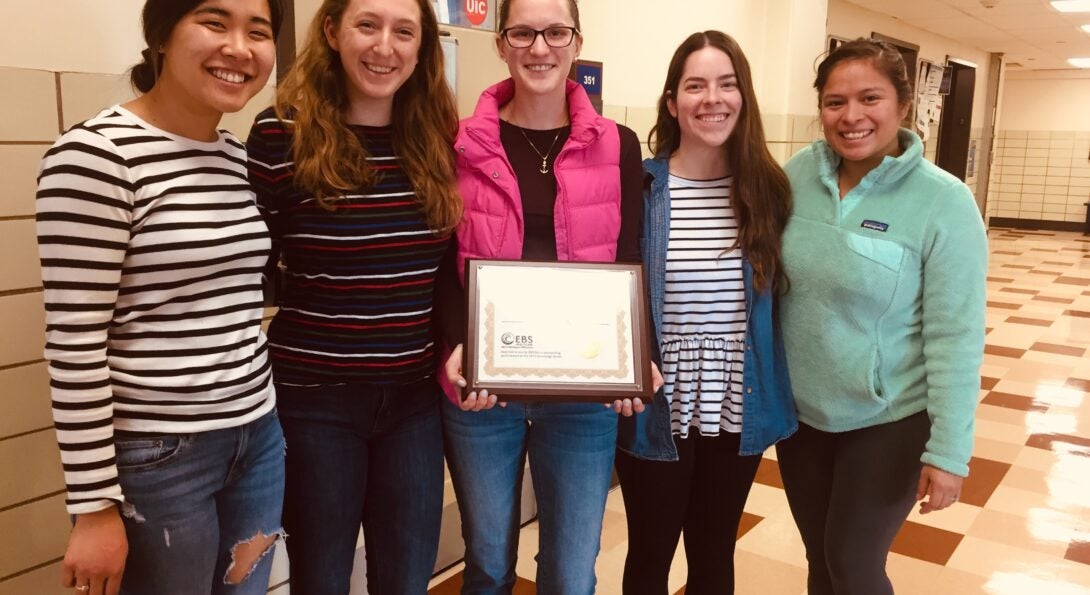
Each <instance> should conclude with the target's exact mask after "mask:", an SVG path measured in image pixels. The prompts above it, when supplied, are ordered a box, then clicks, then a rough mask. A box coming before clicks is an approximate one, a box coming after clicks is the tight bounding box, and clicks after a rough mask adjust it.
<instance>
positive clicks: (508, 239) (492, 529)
mask: <svg viewBox="0 0 1090 595" xmlns="http://www.w3.org/2000/svg"><path fill="white" fill-rule="evenodd" d="M499 24H500V33H499V35H497V37H496V44H497V48H498V50H499V54H500V57H501V58H503V60H504V61H505V62H507V64H508V68H509V70H510V73H511V78H510V79H508V80H505V81H503V82H500V83H498V84H497V85H495V86H493V87H491V88H489V89H488V90H486V91H485V92H484V93H483V94H482V95H481V98H480V101H479V102H478V104H477V109H476V111H475V113H474V114H473V116H472V117H470V118H468V119H466V120H464V121H463V122H462V125H461V128H460V130H459V133H458V137H457V140H456V142H455V147H456V149H457V151H458V162H457V172H458V183H459V189H460V190H461V193H462V198H463V201H464V212H463V219H462V222H461V224H460V225H459V227H458V230H457V237H458V241H457V254H456V256H457V261H458V266H457V268H456V269H455V267H451V270H452V271H454V270H457V271H458V277H461V271H462V269H463V267H464V264H465V260H466V259H467V258H506V259H525V260H575V261H627V262H638V261H639V259H640V247H639V233H640V219H641V215H642V203H643V199H642V182H643V171H642V168H641V166H640V144H639V140H638V139H637V137H636V135H635V133H634V132H632V131H631V130H629V129H628V128H625V127H624V126H619V125H618V124H616V123H615V122H613V121H611V120H608V119H606V118H603V117H601V116H599V115H598V114H597V113H595V111H594V108H593V107H592V106H591V103H590V100H589V99H588V97H587V95H586V93H585V92H584V91H583V89H582V88H581V87H580V86H578V85H576V84H575V83H573V82H571V81H568V80H567V75H568V72H569V70H570V69H571V66H572V63H573V62H574V60H575V58H576V56H578V54H579V50H580V48H581V47H582V43H583V39H582V36H581V35H580V34H579V12H578V9H577V7H576V4H575V2H574V1H573V0H505V1H504V2H502V3H501V4H500V7H499ZM539 38H540V39H539ZM450 285H451V286H453V287H455V288H459V285H458V281H455V280H451V281H450ZM459 289H460V288H459ZM444 302H448V303H449V302H450V300H444ZM450 305H452V306H455V307H452V310H456V314H457V316H441V317H440V319H441V320H443V321H444V323H447V324H446V326H445V328H448V329H449V330H447V331H446V339H447V341H448V343H449V345H450V346H453V347H454V350H453V351H454V352H453V354H452V355H451V357H450V359H449V360H448V362H447V366H446V376H447V379H448V380H449V381H450V382H451V383H452V384H454V385H457V386H462V387H464V386H465V379H464V378H462V376H461V370H460V363H461V360H462V346H461V343H462V342H463V337H462V336H460V335H461V334H462V333H464V329H465V325H464V316H465V310H464V306H462V307H456V306H458V304H457V300H455V301H454V303H451V304H450ZM452 392H453V391H452ZM496 403H497V396H496V395H490V394H488V393H487V392H486V391H481V394H475V393H469V394H468V395H466V396H465V397H464V398H459V397H456V396H452V399H451V402H450V403H445V404H444V408H443V422H444V432H445V440H446V454H447V462H448V464H449V466H450V471H451V477H452V479H453V481H454V489H455V491H456V493H457V495H458V502H459V508H460V510H461V514H462V534H463V536H464V537H465V542H466V569H465V580H464V583H463V587H462V592H463V593H510V592H511V590H512V588H513V587H514V584H515V558H516V552H517V551H518V532H519V521H520V518H519V509H520V504H521V501H522V498H521V492H522V490H521V483H522V474H523V473H522V471H523V468H524V466H525V461H526V459H527V457H528V458H529V461H530V470H531V473H532V475H533V483H534V491H535V495H536V498H537V503H538V510H539V520H540V531H541V532H540V542H539V553H538V556H537V563H538V566H537V588H538V592H541V593H550V594H580V595H583V594H590V593H593V592H594V587H595V576H594V562H595V559H596V558H597V555H598V549H599V539H600V536H601V530H602V517H603V515H604V513H605V502H606V494H607V492H608V490H609V484H610V476H611V471H612V468H613V454H614V445H615V440H616V435H617V414H616V413H617V412H619V413H623V414H627V415H631V414H632V412H633V411H640V410H642V409H643V405H642V403H640V402H639V401H638V400H637V401H636V402H635V403H632V402H625V403H622V402H620V401H618V402H615V403H613V407H612V408H609V407H602V405H601V404H598V403H548V404H546V403H510V404H507V406H506V407H494V405H496ZM501 405H503V404H502V403H501Z"/></svg>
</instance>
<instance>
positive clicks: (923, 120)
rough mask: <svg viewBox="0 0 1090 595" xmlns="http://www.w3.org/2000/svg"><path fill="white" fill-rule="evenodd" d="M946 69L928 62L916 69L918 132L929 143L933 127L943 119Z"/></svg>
mask: <svg viewBox="0 0 1090 595" xmlns="http://www.w3.org/2000/svg"><path fill="white" fill-rule="evenodd" d="M944 70H945V68H944V67H943V66H942V65H939V64H935V63H933V62H930V61H928V60H920V65H919V68H917V69H916V72H917V76H918V78H917V80H916V131H917V132H919V134H920V138H921V139H922V140H923V141H924V142H927V141H928V139H930V138H931V125H932V124H937V123H938V122H939V119H940V118H941V117H942V95H941V94H940V92H939V91H940V87H941V86H942V75H943V71H944Z"/></svg>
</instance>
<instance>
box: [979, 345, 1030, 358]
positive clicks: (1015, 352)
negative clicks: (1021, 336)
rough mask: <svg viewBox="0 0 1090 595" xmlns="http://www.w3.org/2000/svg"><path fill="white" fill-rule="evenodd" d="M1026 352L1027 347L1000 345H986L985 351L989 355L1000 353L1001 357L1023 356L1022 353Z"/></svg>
mask: <svg viewBox="0 0 1090 595" xmlns="http://www.w3.org/2000/svg"><path fill="white" fill-rule="evenodd" d="M1025 352H1026V350H1025V349H1016V348H1014V347H1000V346H999V345H984V353H987V354H988V355H998V356H999V357H1013V358H1019V357H1022V354H1024V353H1025Z"/></svg>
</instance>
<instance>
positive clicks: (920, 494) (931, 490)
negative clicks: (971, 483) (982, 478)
mask: <svg viewBox="0 0 1090 595" xmlns="http://www.w3.org/2000/svg"><path fill="white" fill-rule="evenodd" d="M964 481H965V479H964V478H962V477H958V476H957V475H954V474H953V473H947V472H946V471H943V470H942V469H939V468H937V467H932V466H931V465H924V466H923V469H921V470H920V485H919V487H917V488H916V500H923V499H924V497H927V501H926V502H920V514H927V513H929V512H933V511H936V510H942V509H944V508H946V507H948V506H950V505H951V504H953V503H954V502H957V501H958V498H960V497H961V484H962V482H964Z"/></svg>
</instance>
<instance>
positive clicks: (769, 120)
mask: <svg viewBox="0 0 1090 595" xmlns="http://www.w3.org/2000/svg"><path fill="white" fill-rule="evenodd" d="M791 122H792V118H791V116H790V115H789V114H761V123H762V124H763V125H764V129H765V140H766V141H768V142H770V143H774V142H791Z"/></svg>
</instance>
